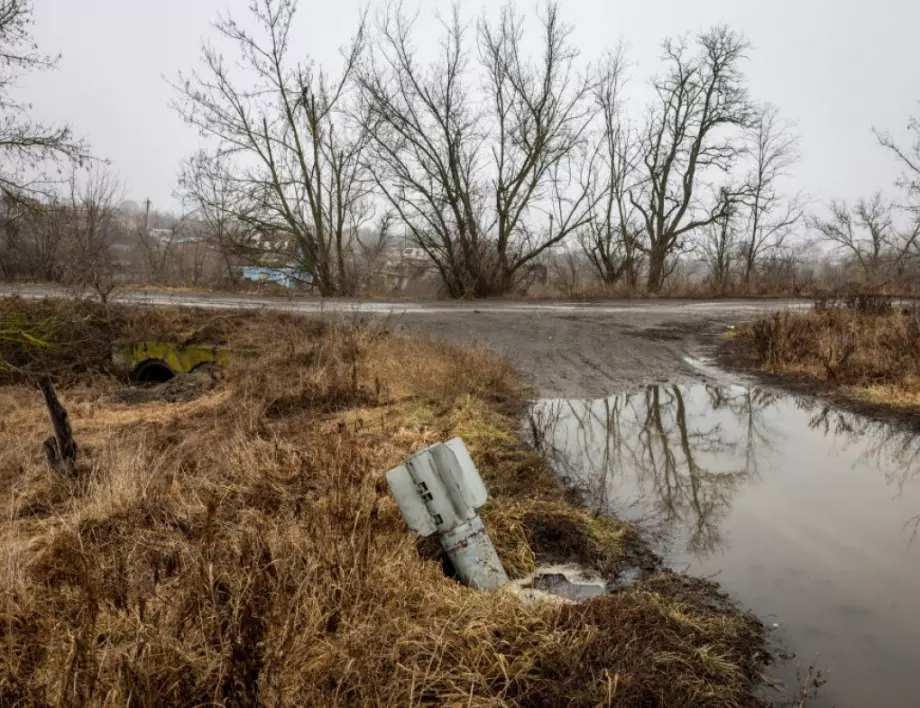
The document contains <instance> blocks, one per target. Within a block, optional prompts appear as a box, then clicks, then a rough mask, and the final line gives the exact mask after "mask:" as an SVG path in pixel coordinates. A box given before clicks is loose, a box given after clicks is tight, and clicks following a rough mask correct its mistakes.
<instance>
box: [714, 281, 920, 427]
mask: <svg viewBox="0 0 920 708" xmlns="http://www.w3.org/2000/svg"><path fill="white" fill-rule="evenodd" d="M727 346H728V348H729V350H730V352H731V353H733V354H734V355H735V356H737V357H740V358H741V359H742V360H743V361H745V362H746V363H748V364H749V365H751V366H753V367H755V368H757V369H759V370H761V371H764V372H768V373H771V374H781V375H785V376H789V377H790V378H791V379H795V380H798V381H801V382H806V383H807V382H809V381H810V382H814V383H819V384H821V385H825V386H829V387H830V388H832V389H833V390H834V391H835V392H837V393H838V394H839V395H841V396H842V397H844V398H847V399H850V400H852V401H854V402H864V403H866V404H869V405H880V406H889V407H897V408H903V409H914V410H920V307H918V306H917V305H916V304H904V303H899V302H896V301H894V300H892V299H891V298H885V297H874V296H868V297H851V298H843V299H828V300H821V301H818V302H817V303H816V306H815V307H814V308H813V309H811V310H808V311H803V312H781V313H777V314H774V315H772V316H771V317H768V318H765V319H762V320H760V321H758V322H755V323H753V324H751V325H748V326H745V327H742V328H740V329H739V330H738V331H737V334H736V336H735V337H733V338H732V339H731V340H730V341H729V342H728V345H727Z"/></svg>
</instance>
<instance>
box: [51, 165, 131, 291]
mask: <svg viewBox="0 0 920 708" xmlns="http://www.w3.org/2000/svg"><path fill="white" fill-rule="evenodd" d="M82 177H83V178H82V180H81V175H79V174H77V173H74V174H73V175H72V176H71V178H70V184H69V188H68V191H67V195H66V197H65V198H64V199H63V200H60V201H58V202H56V203H55V204H54V205H53V206H52V208H55V209H58V210H61V212H62V216H63V218H64V220H65V222H66V228H67V243H66V254H67V255H66V264H64V277H65V279H66V280H67V281H68V282H69V283H70V284H72V285H77V286H80V287H91V288H93V289H94V290H95V291H96V293H97V294H98V295H99V297H100V299H102V300H103V302H105V301H107V300H108V298H109V295H110V294H111V293H112V292H113V291H114V289H115V284H116V283H115V275H116V274H115V270H114V267H113V264H112V252H111V248H112V243H113V241H114V239H115V236H116V231H117V230H118V228H119V223H118V213H117V209H116V204H117V202H118V199H119V196H120V193H121V192H120V190H121V187H120V185H119V183H118V181H117V180H116V179H115V178H114V177H113V176H112V175H111V174H110V173H109V172H107V171H106V170H104V169H103V168H100V167H96V168H94V169H92V170H90V171H89V172H88V173H86V174H85V175H83V176H82Z"/></svg>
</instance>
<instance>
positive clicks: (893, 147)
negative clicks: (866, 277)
mask: <svg viewBox="0 0 920 708" xmlns="http://www.w3.org/2000/svg"><path fill="white" fill-rule="evenodd" d="M907 130H908V133H909V134H910V143H909V145H907V146H904V145H900V144H898V142H897V141H895V139H894V138H892V137H891V135H890V134H889V133H883V132H881V131H879V130H877V129H875V131H874V132H875V135H876V137H877V138H878V140H879V143H880V144H881V145H882V147H884V148H885V149H886V150H888V151H890V152H891V153H892V154H894V155H895V157H896V158H897V159H898V162H899V163H900V165H901V168H902V169H903V172H902V173H901V177H900V178H899V179H898V182H897V186H898V187H900V188H901V189H902V190H903V191H904V194H905V197H906V198H905V200H904V202H903V203H901V204H899V205H898V206H897V207H896V212H897V218H898V221H899V223H901V224H902V228H901V233H900V241H901V244H900V246H901V247H900V250H901V251H903V255H902V257H901V260H900V262H899V265H900V268H901V269H903V267H904V266H906V265H907V262H908V261H909V260H914V259H920V118H917V117H916V116H911V117H910V118H909V119H908V122H907Z"/></svg>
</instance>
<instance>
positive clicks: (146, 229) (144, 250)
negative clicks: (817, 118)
mask: <svg viewBox="0 0 920 708" xmlns="http://www.w3.org/2000/svg"><path fill="white" fill-rule="evenodd" d="M163 221H165V222H166V224H165V225H159V226H156V227H155V226H154V223H158V224H161V223H162V222H163ZM186 221H187V219H186V217H185V216H183V217H180V218H178V219H175V218H167V219H165V220H164V219H163V218H162V217H160V215H159V214H157V213H155V212H152V211H151V202H150V200H149V199H147V200H146V202H145V204H144V213H143V216H142V217H141V218H140V219H139V220H138V223H137V224H136V225H135V227H134V233H135V236H136V237H137V243H138V245H139V246H140V251H141V255H142V256H143V260H144V265H145V267H146V269H147V275H148V277H149V278H150V279H151V280H152V281H153V282H154V283H157V284H160V285H162V284H164V283H166V282H167V281H168V280H169V276H170V269H171V266H172V263H173V259H174V256H175V249H176V246H177V244H178V241H179V240H180V237H181V235H182V233H183V230H184V229H185V227H186Z"/></svg>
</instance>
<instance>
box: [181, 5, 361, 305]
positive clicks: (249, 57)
mask: <svg viewBox="0 0 920 708" xmlns="http://www.w3.org/2000/svg"><path fill="white" fill-rule="evenodd" d="M296 10H297V2H296V0H251V2H250V5H249V11H250V19H251V21H252V24H253V26H254V27H255V28H256V29H254V30H252V31H250V30H247V29H244V28H243V26H241V25H240V24H238V23H237V22H236V21H234V20H233V19H232V18H230V17H224V18H221V19H220V20H219V21H218V22H217V23H216V25H215V27H216V30H217V33H218V35H219V36H220V37H221V39H222V40H226V41H228V42H230V43H231V44H232V45H233V46H234V47H235V51H236V54H237V59H238V63H239V64H240V65H241V66H242V73H241V75H240V76H234V75H233V67H234V65H233V63H228V62H227V60H225V59H224V57H223V55H222V54H221V53H220V52H219V51H218V49H217V48H215V47H214V46H212V45H210V44H205V45H204V46H203V48H202V63H203V69H202V71H201V72H200V73H199V72H195V73H193V74H192V75H191V76H190V77H189V78H188V79H184V80H182V81H181V82H180V85H179V86H177V87H176V88H177V90H178V91H179V93H180V97H179V99H178V100H177V101H176V103H175V106H176V108H177V110H178V111H179V112H180V113H181V115H182V116H183V117H184V118H185V119H186V120H187V121H188V122H189V123H191V124H192V125H194V126H196V127H197V128H198V129H199V130H200V132H201V134H202V135H203V136H204V137H206V138H211V139H212V140H214V141H215V142H216V143H217V156H219V157H220V158H221V160H223V161H225V164H226V165H227V174H228V175H230V176H231V177H232V179H233V191H234V194H235V200H236V201H237V204H238V205H239V207H238V208H234V209H233V210H232V212H231V215H232V216H233V217H234V218H237V219H239V220H241V221H244V222H245V223H247V224H248V225H249V227H250V228H253V229H256V230H259V231H262V232H265V233H271V234H273V235H275V236H283V238H275V239H273V242H274V243H277V244H279V253H278V255H279V256H281V257H290V258H293V259H295V260H296V261H297V263H298V266H299V268H300V269H301V270H302V271H303V272H304V273H305V276H306V277H307V278H308V279H310V280H312V282H313V283H314V284H315V285H316V286H317V287H318V288H319V290H320V292H322V293H323V294H326V295H333V294H340V293H347V292H349V290H350V289H351V284H350V283H349V282H348V278H347V262H348V260H349V259H350V258H351V255H352V247H353V243H354V238H355V234H356V233H357V230H358V228H360V226H361V225H362V224H363V223H364V222H365V221H367V220H368V219H370V218H371V217H372V215H373V210H372V209H371V204H370V201H369V190H370V188H371V187H372V182H371V181H370V180H369V178H368V176H367V173H366V169H365V162H364V159H363V157H362V153H363V151H364V148H365V146H366V144H367V139H368V136H367V133H366V130H365V127H366V123H364V122H362V121H355V120H352V117H351V111H350V107H349V106H348V97H349V93H350V89H351V87H352V83H353V81H352V80H353V76H354V72H355V69H356V65H357V63H358V60H359V57H360V56H361V54H362V52H363V50H364V46H365V32H364V19H363V17H362V18H361V20H360V22H359V25H358V29H357V32H356V34H355V37H354V38H353V39H352V41H351V44H350V46H349V47H348V49H347V50H346V52H345V57H344V67H343V69H342V70H341V73H340V74H339V75H338V76H336V77H333V78H330V77H329V76H328V75H327V74H326V73H325V72H324V71H323V70H322V69H320V68H318V67H317V66H316V65H315V64H314V62H313V61H312V60H311V59H310V58H309V57H307V58H305V59H302V60H301V59H295V58H293V57H292V56H291V55H292V53H293V50H292V48H291V33H292V31H293V29H294V18H295V15H296ZM180 78H181V77H180Z"/></svg>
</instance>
